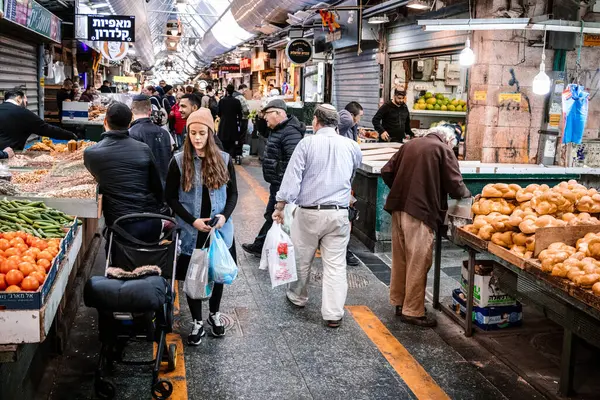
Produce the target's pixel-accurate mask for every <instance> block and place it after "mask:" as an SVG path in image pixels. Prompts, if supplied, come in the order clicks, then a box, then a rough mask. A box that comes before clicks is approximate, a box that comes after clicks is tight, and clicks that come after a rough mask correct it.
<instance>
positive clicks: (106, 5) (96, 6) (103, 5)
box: [90, 3, 110, 9]
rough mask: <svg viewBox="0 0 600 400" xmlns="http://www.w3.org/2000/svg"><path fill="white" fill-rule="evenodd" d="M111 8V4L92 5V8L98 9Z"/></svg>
mask: <svg viewBox="0 0 600 400" xmlns="http://www.w3.org/2000/svg"><path fill="white" fill-rule="evenodd" d="M107 7H110V4H108V3H97V4H92V5H91V6H90V8H93V9H96V8H107Z"/></svg>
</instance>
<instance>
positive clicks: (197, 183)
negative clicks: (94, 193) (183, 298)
mask: <svg viewBox="0 0 600 400" xmlns="http://www.w3.org/2000/svg"><path fill="white" fill-rule="evenodd" d="M187 132H188V134H187V137H186V138H185V142H184V144H183V151H181V152H179V153H177V154H175V156H174V157H173V159H172V160H171V164H170V165H169V172H168V175H167V183H166V189H165V192H166V197H167V202H168V203H169V206H170V207H171V208H172V209H173V211H174V212H175V215H176V218H177V221H178V224H179V226H180V228H181V255H180V256H179V259H178V262H177V279H179V280H184V279H185V276H186V274H187V269H188V265H189V262H190V257H191V255H192V253H193V251H194V249H196V248H200V247H202V245H203V244H204V243H205V242H206V239H207V237H208V235H209V233H210V230H211V228H210V227H209V226H208V225H207V224H208V221H209V220H210V219H211V218H213V217H218V222H217V224H216V225H215V227H214V228H215V229H217V230H219V232H220V233H221V235H222V236H223V239H224V240H225V243H226V244H227V246H228V247H229V251H230V252H231V256H232V257H233V259H234V260H235V259H236V253H235V243H234V239H233V223H232V222H231V218H230V217H231V214H232V213H233V210H234V209H235V205H236V203H237V198H238V192H237V185H236V181H235V169H234V166H233V162H232V160H231V159H230V157H229V154H227V153H225V152H222V151H221V150H220V149H219V148H218V147H217V145H216V144H215V139H214V122H213V118H212V115H211V113H210V110H208V109H206V108H201V109H200V110H198V111H195V112H193V113H192V114H190V116H189V118H188V120H187ZM222 295H223V285H222V284H218V283H215V285H214V289H213V293H212V296H211V298H210V300H209V311H210V315H209V317H208V320H207V323H208V324H209V325H210V326H211V328H212V333H213V335H214V336H223V335H224V334H225V329H224V327H223V323H222V321H221V317H220V313H219V306H220V303H221V297H222ZM187 300H188V304H189V307H190V311H191V313H192V318H193V320H194V322H193V326H192V331H191V333H190V335H189V336H188V343H189V344H191V345H199V344H200V342H201V341H202V337H203V336H204V335H205V331H204V324H203V319H202V300H193V299H190V298H189V297H188V299H187Z"/></svg>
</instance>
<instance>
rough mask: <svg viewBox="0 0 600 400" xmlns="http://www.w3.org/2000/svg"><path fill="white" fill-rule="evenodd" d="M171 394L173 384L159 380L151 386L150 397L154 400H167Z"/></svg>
mask: <svg viewBox="0 0 600 400" xmlns="http://www.w3.org/2000/svg"><path fill="white" fill-rule="evenodd" d="M172 394H173V384H172V383H171V382H169V381H165V380H160V381H158V382H156V383H155V384H154V385H152V397H153V398H155V399H156V400H163V399H168V398H169V397H171V395H172Z"/></svg>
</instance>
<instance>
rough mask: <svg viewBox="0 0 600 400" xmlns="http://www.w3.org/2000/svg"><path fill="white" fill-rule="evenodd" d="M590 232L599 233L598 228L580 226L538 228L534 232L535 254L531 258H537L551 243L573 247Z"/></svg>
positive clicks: (599, 228)
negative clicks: (560, 243)
mask: <svg viewBox="0 0 600 400" xmlns="http://www.w3.org/2000/svg"><path fill="white" fill-rule="evenodd" d="M590 232H593V233H600V226H598V225H580V226H561V227H553V228H539V229H537V230H536V231H535V252H534V253H533V256H534V257H537V256H538V255H539V254H540V253H541V252H542V251H543V250H545V249H547V248H548V246H550V245H551V244H552V243H557V242H562V243H564V244H566V245H568V246H573V247H575V244H576V243H577V241H578V240H579V239H581V238H582V237H584V236H585V235H586V234H588V233H590Z"/></svg>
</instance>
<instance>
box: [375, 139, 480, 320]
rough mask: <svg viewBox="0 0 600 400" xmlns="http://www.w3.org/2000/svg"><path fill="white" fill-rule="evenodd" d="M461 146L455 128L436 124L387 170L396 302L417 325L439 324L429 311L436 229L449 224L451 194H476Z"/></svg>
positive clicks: (392, 285) (400, 152) (392, 289)
mask: <svg viewBox="0 0 600 400" xmlns="http://www.w3.org/2000/svg"><path fill="white" fill-rule="evenodd" d="M455 145H456V136H455V134H454V131H453V130H452V129H449V128H446V127H440V128H434V129H432V130H431V131H430V132H429V133H428V134H427V135H426V136H424V137H421V138H417V139H413V140H411V141H410V142H408V143H406V144H404V145H403V146H402V147H401V148H400V150H398V152H397V153H396V154H395V155H394V156H393V157H392V158H391V160H390V161H389V162H388V163H387V164H386V165H385V166H384V167H383V169H382V170H381V177H382V178H383V181H384V182H385V184H386V185H387V186H389V188H390V194H389V195H388V198H387V201H386V203H385V207H384V208H385V210H386V211H388V212H389V213H391V214H392V277H391V283H390V302H391V303H392V305H395V306H396V315H398V316H400V318H401V320H402V321H403V322H406V323H409V324H413V325H418V326H423V327H433V326H435V325H436V321H435V320H434V319H432V318H430V317H428V316H426V315H425V287H426V284H427V271H429V268H430V267H431V261H432V258H433V240H434V238H433V236H434V232H435V231H436V230H437V229H438V228H439V227H440V226H441V225H442V224H443V222H444V217H445V213H446V210H447V209H448V201H447V199H448V195H450V197H452V198H455V199H460V198H465V197H469V196H470V195H471V193H470V192H469V190H468V189H467V188H466V186H465V184H464V183H463V180H462V176H461V174H460V170H459V166H458V160H457V159H456V156H455V155H454V152H453V151H452V148H453V147H454V146H455Z"/></svg>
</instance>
